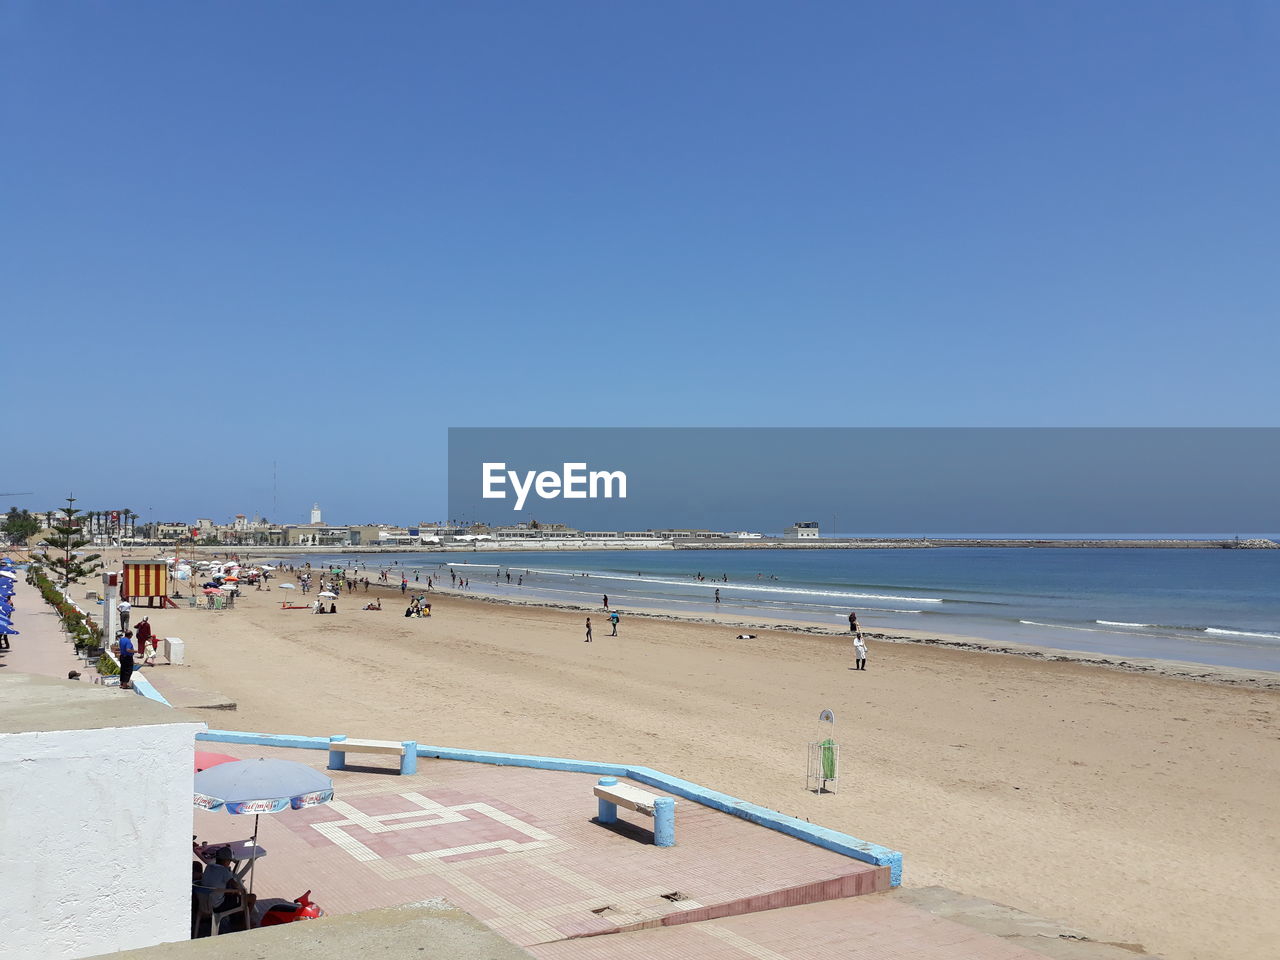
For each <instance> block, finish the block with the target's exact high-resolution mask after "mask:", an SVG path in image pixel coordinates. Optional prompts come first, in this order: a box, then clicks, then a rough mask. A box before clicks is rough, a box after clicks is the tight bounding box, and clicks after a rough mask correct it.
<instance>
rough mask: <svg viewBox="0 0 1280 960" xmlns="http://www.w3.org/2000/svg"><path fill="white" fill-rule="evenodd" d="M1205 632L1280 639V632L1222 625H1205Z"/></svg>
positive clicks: (1230, 635)
mask: <svg viewBox="0 0 1280 960" xmlns="http://www.w3.org/2000/svg"><path fill="white" fill-rule="evenodd" d="M1204 632H1205V633H1213V634H1217V635H1219V636H1225V637H1259V638H1261V639H1263V640H1280V633H1255V632H1253V631H1250V630H1224V629H1222V628H1221V627H1205V628H1204Z"/></svg>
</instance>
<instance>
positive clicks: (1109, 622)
mask: <svg viewBox="0 0 1280 960" xmlns="http://www.w3.org/2000/svg"><path fill="white" fill-rule="evenodd" d="M1093 622H1094V623H1100V624H1102V625H1103V626H1104V627H1154V626H1155V624H1154V623H1125V622H1124V621H1123V620H1095V621H1093Z"/></svg>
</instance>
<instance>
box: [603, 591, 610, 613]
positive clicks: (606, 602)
mask: <svg viewBox="0 0 1280 960" xmlns="http://www.w3.org/2000/svg"><path fill="white" fill-rule="evenodd" d="M604 608H605V609H606V610H608V609H609V595H608V594H607V593H606V594H605V595H604Z"/></svg>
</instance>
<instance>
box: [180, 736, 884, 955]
mask: <svg viewBox="0 0 1280 960" xmlns="http://www.w3.org/2000/svg"><path fill="white" fill-rule="evenodd" d="M217 749H218V750H219V751H223V752H227V753H231V754H233V755H239V756H244V757H252V756H282V757H286V758H288V759H292V760H297V761H299V762H303V763H308V764H310V765H312V766H315V767H319V768H323V767H324V766H325V763H326V760H327V754H326V753H325V752H323V751H307V750H273V749H268V748H254V747H242V746H238V745H231V744H220V745H218V747H217ZM333 779H334V788H335V792H336V797H335V801H334V803H332V804H329V805H326V806H324V807H315V808H311V809H308V810H302V811H290V812H286V813H283V814H280V815H277V816H274V817H268V818H264V820H263V822H262V826H261V830H260V833H259V841H260V844H261V845H262V846H263V847H265V848H266V849H267V851H268V855H267V856H266V857H265V858H264V859H262V860H261V861H260V862H259V864H258V865H257V868H256V878H255V891H256V892H258V893H259V894H261V895H263V896H283V897H288V898H292V897H294V896H296V895H298V894H299V893H301V892H302V891H303V890H306V889H308V888H310V889H313V890H314V894H313V896H314V897H315V899H316V900H317V901H318V902H319V903H320V904H321V905H322V906H323V907H324V908H325V909H326V911H328V912H330V913H346V912H351V911H355V910H362V909H367V908H370V907H375V906H388V905H392V904H400V903H409V902H414V901H417V900H422V899H425V898H427V897H443V898H445V899H447V900H449V901H451V902H452V903H454V904H456V905H457V906H459V907H461V908H462V909H464V910H466V911H468V912H470V913H472V914H473V915H475V916H476V917H477V918H478V919H480V920H482V921H483V922H485V923H487V924H489V925H490V926H491V927H493V928H494V929H496V930H497V931H498V932H500V933H502V934H503V935H504V936H506V937H508V938H509V939H511V940H513V941H514V942H516V943H519V944H522V945H526V946H528V945H534V944H539V943H547V942H552V941H557V940H561V939H564V938H565V937H571V936H581V935H584V934H598V933H606V932H609V931H615V930H619V929H625V928H637V927H643V926H645V925H653V924H660V923H663V922H664V921H665V922H679V921H680V920H682V919H705V918H707V917H712V916H719V915H726V914H734V913H739V912H743V911H749V910H762V909H770V908H775V907H779V906H785V905H787V904H793V903H804V902H810V901H813V900H820V899H825V898H830V897H848V896H853V895H856V894H860V893H866V892H873V891H875V890H878V889H885V888H887V886H888V876H887V872H888V871H887V869H885V868H878V867H873V866H871V865H868V864H865V863H862V862H860V861H857V860H853V859H850V858H848V857H844V856H842V855H840V854H837V853H833V852H831V851H828V850H824V849H821V848H819V847H815V846H813V845H811V844H807V843H804V842H803V841H800V840H796V839H793V838H791V837H786V836H783V835H782V834H779V833H776V832H774V831H772V830H768V829H766V828H764V827H760V826H756V825H755V824H751V823H747V822H746V821H744V820H740V819H738V818H736V817H732V816H729V815H728V814H724V813H719V812H717V811H714V810H710V809H707V808H705V807H701V806H699V805H697V804H694V803H692V802H689V801H685V800H678V801H677V806H676V840H677V845H676V846H675V847H672V848H660V847H656V846H654V845H653V843H652V834H651V832H650V828H651V826H652V823H651V822H650V821H648V820H647V819H646V818H643V817H641V816H640V815H637V814H631V813H630V812H629V811H621V813H622V819H623V821H624V823H623V824H622V825H620V827H619V828H618V829H616V830H614V829H609V828H606V827H603V826H601V825H599V824H596V823H594V822H592V818H593V817H594V816H595V813H596V800H595V797H594V796H593V795H592V792H591V788H592V786H593V785H594V783H595V781H596V779H597V778H596V777H595V776H593V775H588V774H574V773H559V772H553V771H544V770H532V769H527V768H521V767H497V766H492V765H487V764H475V763H461V762H455V761H441V760H427V759H423V760H420V762H419V772H418V773H417V774H416V775H414V776H409V777H401V776H399V775H397V774H394V773H391V772H388V773H385V774H384V773H370V772H355V771H342V772H335V773H334V774H333ZM195 816H196V828H195V829H196V832H197V833H198V834H199V835H200V837H201V838H202V839H205V840H216V839H235V838H237V837H243V836H246V835H247V834H248V832H249V831H250V830H251V829H252V823H251V822H244V821H242V820H241V818H233V817H230V816H227V815H226V814H223V813H208V812H204V811H197V812H196V814H195ZM664 895H670V896H668V897H664ZM609 939H614V937H613V936H610V937H609Z"/></svg>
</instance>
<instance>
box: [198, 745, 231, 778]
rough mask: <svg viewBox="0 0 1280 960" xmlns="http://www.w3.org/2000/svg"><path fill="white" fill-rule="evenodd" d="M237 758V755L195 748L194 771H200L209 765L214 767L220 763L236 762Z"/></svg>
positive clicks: (206, 768)
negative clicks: (232, 755)
mask: <svg viewBox="0 0 1280 960" xmlns="http://www.w3.org/2000/svg"><path fill="white" fill-rule="evenodd" d="M239 760H240V758H239V757H231V756H228V755H227V754H225V753H208V752H206V751H204V750H197V751H196V773H201V772H203V771H205V770H208V769H209V768H210V767H216V766H217V765H218V764H220V763H237V762H238V761H239Z"/></svg>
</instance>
